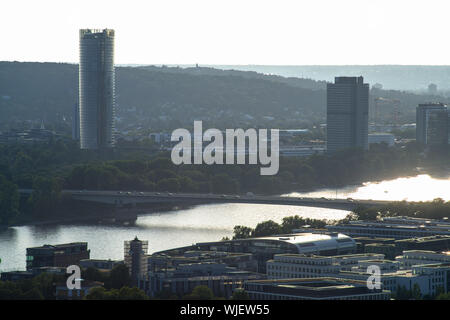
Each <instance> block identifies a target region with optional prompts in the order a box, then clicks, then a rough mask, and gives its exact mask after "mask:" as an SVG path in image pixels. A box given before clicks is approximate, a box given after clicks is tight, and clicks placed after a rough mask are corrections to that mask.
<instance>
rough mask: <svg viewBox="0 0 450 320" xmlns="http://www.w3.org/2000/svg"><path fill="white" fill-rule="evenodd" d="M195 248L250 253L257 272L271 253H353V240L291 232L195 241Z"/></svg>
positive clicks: (332, 234)
mask: <svg viewBox="0 0 450 320" xmlns="http://www.w3.org/2000/svg"><path fill="white" fill-rule="evenodd" d="M195 247H196V248H197V249H198V250H208V251H223V252H241V253H251V254H252V255H253V256H254V257H255V259H256V260H257V263H258V269H257V272H260V273H265V272H266V262H267V260H270V259H272V258H273V256H274V255H275V254H283V253H290V254H309V255H311V254H314V255H323V256H333V255H341V254H350V253H355V252H356V243H355V241H354V240H353V239H352V238H350V237H349V236H347V235H344V234H341V233H334V232H325V233H308V232H304V233H294V234H288V235H278V236H269V237H260V238H249V239H238V240H226V241H216V242H205V243H197V244H196V245H195Z"/></svg>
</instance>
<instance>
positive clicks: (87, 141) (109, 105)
mask: <svg viewBox="0 0 450 320" xmlns="http://www.w3.org/2000/svg"><path fill="white" fill-rule="evenodd" d="M114 90H115V72H114V30H110V29H104V30H91V29H82V30H80V65H79V108H80V147H81V148H82V149H102V148H111V147H113V146H114V104H115V101H114V99H115V96H114Z"/></svg>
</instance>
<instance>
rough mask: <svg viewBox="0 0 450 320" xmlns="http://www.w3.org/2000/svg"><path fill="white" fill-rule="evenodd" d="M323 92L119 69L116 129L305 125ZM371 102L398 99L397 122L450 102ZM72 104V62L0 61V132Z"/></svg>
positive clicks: (320, 85)
mask: <svg viewBox="0 0 450 320" xmlns="http://www.w3.org/2000/svg"><path fill="white" fill-rule="evenodd" d="M337 74H338V75H342V73H337ZM365 81H366V82H369V83H370V81H369V80H368V79H365ZM398 81H401V79H399V80H398ZM371 84H373V83H371ZM325 88H326V82H324V81H315V80H311V79H301V78H295V77H282V76H276V75H264V74H261V73H257V72H254V71H245V72H244V71H238V70H235V71H230V70H228V71H224V70H220V69H214V68H208V67H198V68H197V67H193V68H176V67H155V66H145V67H117V68H116V103H117V112H116V115H117V116H118V117H119V119H118V123H117V125H118V128H119V129H121V128H122V129H123V128H126V127H127V126H131V127H137V126H142V127H145V128H148V129H149V130H151V131H155V130H158V131H159V130H173V129H175V128H180V127H186V128H189V127H190V126H192V124H193V121H194V120H204V122H205V126H208V127H216V128H240V127H242V128H248V127H266V128H280V129H283V128H302V127H308V126H311V125H312V124H314V123H316V124H318V123H324V122H325V120H326V90H325ZM374 97H384V98H387V99H398V100H399V101H400V105H399V110H398V111H399V112H400V114H399V116H398V121H399V122H401V123H408V122H414V121H415V108H416V106H417V104H418V103H423V102H428V101H442V102H449V99H446V98H444V97H441V96H431V95H418V94H413V93H408V92H402V91H394V90H380V89H372V90H371V99H370V103H371V108H372V109H373V98H374ZM77 100H78V66H77V65H76V64H64V63H24V62H22V63H21V62H0V124H1V128H5V127H6V128H11V127H14V125H15V122H16V121H19V122H20V121H24V120H34V121H37V122H40V121H42V120H43V121H44V122H45V123H52V122H62V123H65V124H66V125H67V126H68V127H70V126H71V118H72V115H73V109H74V106H75V105H76V103H77ZM392 110H393V106H392V104H389V103H383V104H382V105H380V112H381V119H382V120H383V121H385V122H388V123H389V122H392Z"/></svg>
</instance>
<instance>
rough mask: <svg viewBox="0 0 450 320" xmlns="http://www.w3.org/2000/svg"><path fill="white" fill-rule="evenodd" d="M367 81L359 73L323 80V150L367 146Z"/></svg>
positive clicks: (329, 151)
mask: <svg viewBox="0 0 450 320" xmlns="http://www.w3.org/2000/svg"><path fill="white" fill-rule="evenodd" d="M368 115H369V84H367V83H364V79H363V77H336V78H335V82H334V83H329V84H327V152H328V153H333V152H336V151H339V150H343V149H349V148H361V149H364V150H367V149H368V128H369V117H368Z"/></svg>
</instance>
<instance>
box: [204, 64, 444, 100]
mask: <svg viewBox="0 0 450 320" xmlns="http://www.w3.org/2000/svg"><path fill="white" fill-rule="evenodd" d="M207 67H212V68H216V69H222V70H230V69H232V70H241V71H252V72H258V73H261V74H273V75H278V76H283V77H294V78H308V79H314V80H317V81H333V79H334V77H335V76H342V75H346V76H360V75H362V76H363V77H364V79H365V81H367V82H368V83H370V84H371V85H373V84H375V83H380V84H382V85H383V87H384V88H385V89H389V90H408V91H426V89H427V88H428V85H429V84H430V83H434V84H436V85H437V87H438V91H444V92H446V94H447V95H448V94H450V66H424V65H345V66H339V65H327V66H314V65H311V66H308V65H304V66H301V65H300V66H270V65H207Z"/></svg>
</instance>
